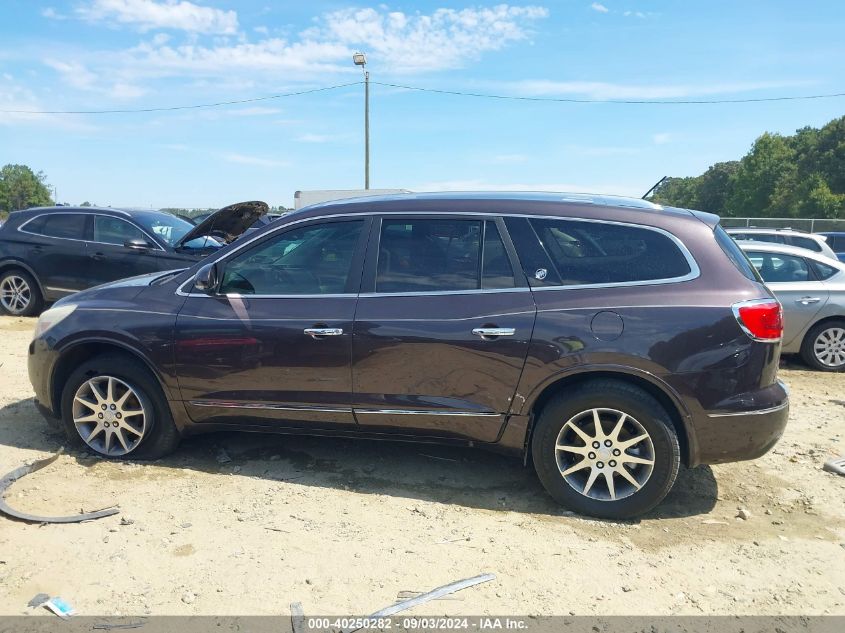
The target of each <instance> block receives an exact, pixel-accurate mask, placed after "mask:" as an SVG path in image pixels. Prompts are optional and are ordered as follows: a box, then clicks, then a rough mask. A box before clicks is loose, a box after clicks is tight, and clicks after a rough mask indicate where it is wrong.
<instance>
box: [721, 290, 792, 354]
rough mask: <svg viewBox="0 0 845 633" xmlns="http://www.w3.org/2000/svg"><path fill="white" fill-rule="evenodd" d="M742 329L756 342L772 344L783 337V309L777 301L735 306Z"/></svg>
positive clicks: (744, 303) (760, 300)
mask: <svg viewBox="0 0 845 633" xmlns="http://www.w3.org/2000/svg"><path fill="white" fill-rule="evenodd" d="M731 307H732V308H733V312H734V316H735V317H736V320H737V321H738V322H739V325H740V327H741V328H742V329H743V330H744V331H745V333H746V334H748V336H750V337H751V338H753V339H754V340H755V341H765V342H767V343H772V342H775V341H779V340H780V339H781V337H782V336H783V308H781V305H780V303H779V302H778V301H777V300H776V299H752V300H751V301H740V302H739V303H735V304H733V306H731Z"/></svg>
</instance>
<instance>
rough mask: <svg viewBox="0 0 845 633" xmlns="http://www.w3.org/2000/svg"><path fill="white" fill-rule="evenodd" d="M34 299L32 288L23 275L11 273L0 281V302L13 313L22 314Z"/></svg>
mask: <svg viewBox="0 0 845 633" xmlns="http://www.w3.org/2000/svg"><path fill="white" fill-rule="evenodd" d="M30 301H32V289H31V288H30V287H29V284H28V283H26V280H25V279H24V278H23V277H18V276H17V275H9V276H8V277H4V278H3V281H0V304H2V305H3V307H4V308H5V309H6V310H7V311H8V312H11V313H13V314H20V313H21V312H23V311H24V310H26V309H27V307H29V303H30Z"/></svg>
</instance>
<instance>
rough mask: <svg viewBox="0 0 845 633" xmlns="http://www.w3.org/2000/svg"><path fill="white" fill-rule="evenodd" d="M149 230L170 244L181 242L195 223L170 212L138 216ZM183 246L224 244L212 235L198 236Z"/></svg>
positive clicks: (210, 246)
mask: <svg viewBox="0 0 845 633" xmlns="http://www.w3.org/2000/svg"><path fill="white" fill-rule="evenodd" d="M136 219H137V221H138V223H139V224H140V225H141V226H143V227H144V228H145V229H147V231H149V232H150V233H153V234H154V235H156V236H157V237H158V238H160V239H162V240H164V241H165V242H166V243H167V245H168V246H175V245H176V244H178V243H179V240H180V239H182V238H183V237H184V236H185V235H186V234H187V233H188V231H191V230H192V229H193V228H194V225H193V224H191V223H190V222H188V221H187V220H184V219H182V218H180V217H178V216H175V215H172V214H170V213H156V212H152V213H143V214H139V215H138V217H137V218H136ZM181 246H182V248H220V247H221V246H223V244H222V243H221V242H220V241H218V240H216V239H214V238H213V237H210V236H204V237H198V238H196V239H193V240H191V241H190V242H186V243H185V244H182V245H181Z"/></svg>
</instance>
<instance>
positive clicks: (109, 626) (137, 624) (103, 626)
mask: <svg viewBox="0 0 845 633" xmlns="http://www.w3.org/2000/svg"><path fill="white" fill-rule="evenodd" d="M146 623H147V621H146V620H136V621H134V622H123V623H114V624H113V623H111V622H101V623H100V624H94V625H93V626H92V627H91V628H92V629H94V630H95V631H115V630H120V629H140V628H141V627H142V626H144V625H145V624H146Z"/></svg>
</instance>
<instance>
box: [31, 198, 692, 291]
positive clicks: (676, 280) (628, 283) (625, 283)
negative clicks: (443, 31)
mask: <svg viewBox="0 0 845 633" xmlns="http://www.w3.org/2000/svg"><path fill="white" fill-rule="evenodd" d="M426 215H433V216H466V217H480V218H489V219H495V218H497V217H501V218H527V219H537V220H560V221H572V222H593V223H598V224H613V225H616V226H629V227H634V228H638V229H645V230H649V231H655V232H657V233H660V234H661V235H663V236H665V237H668V238H669V239H670V240H672V242H673V243H674V244H675V246H677V247H678V249H679V250H680V251H681V255H683V257H684V259H685V260H686V262H687V265H688V266H689V268H690V272H689V273H687V274H686V275H681V276H680V277H667V278H664V279H650V280H646V281H615V282H610V283H603V284H575V285H565V286H540V287H530V288H501V289H495V288H492V289H486V290H485V289H475V290H439V291H432V292H424V291H422V292H409V293H400V292H384V293H378V292H362V293H352V292H349V293H342V294H340V295H321V294H311V295H232V296H237V297H241V298H249V299H270V298H272V299H289V298H290V299H293V298H304V297H330V296H335V297H337V296H344V297H348V296H352V297H355V296H357V297H398V296H425V297H429V296H437V295H452V294H479V293H491V292H526V291H528V292H534V291H535V290H540V291H548V290H576V289H592V288H624V287H629V286H658V285H665V284H674V283H682V282H685V281H692V280H693V279H697V278H698V277H700V276H701V269H700V268H699V267H698V263H697V262H696V261H695V258H694V257H693V256H692V253H690V251H689V249H688V248H687V247H686V245H685V244H684V243H683V242H682V241H681V240H680V239H679V238H678V237H677V236H675V235H673V234H672V233H670V232H669V231H667V230H665V229H661V228H659V227H656V226H649V225H647V224H638V223H636V222H622V221H619V220H599V219H595V218H580V217H574V216H572V217H570V216H566V217H560V216H555V215H537V214H525V213H495V212H479V211H381V212H379V211H373V212H372V213H366V212H365V213H360V212H359V213H335V214H331V215H320V216H313V217H308V218H302V219H299V220H294V221H293V222H289V223H287V224H284V225H282V226H276V227H273V229H272V230H271V231H268V232H267V234H261V235H256V236H255V237H252V238H250V239H248V240H247V241H246V242H244V243H243V244H239V245H238V246H236V247H235V248H233V249H231V250H229V251H228V252H225V253H223V254H221V255H220V256H219V257H218V258H217V259H215V260H213V261H208V258H206V259H205V260H203V261H204V265H205V264H211V263H214V264H216V263H218V262H223V261H225V260H227V259H229V258H230V257H234V256H235V254H236V253H238V252H239V251H241V250H243V249H244V248H247V247H248V246H249V245H250V244H252V243H253V242H255V241H256V240H259V239H264V238H266V237H268V236H270V235H272V234H274V233H277V232H279V231H285V230H287V229H288V228H290V227H293V226H296V225H297V224H302V223H304V222H312V221H319V220H331V219H334V218H355V217H368V216H369V217H375V216H381V217H390V216H426ZM33 219H34V218H33ZM18 230H20V228H19V229H18ZM209 257H211V256H209ZM192 282H193V279H187V280H186V281H184V282H183V283H182V284H180V286H179V287H178V288H177V289H176V294H177V295H179V296H182V297H205V298H209V299H211V298H214V297H220V296H224V295H207V294H199V293H191V292H185V291H184V288H185V286H187V285H189V284H191V283H192Z"/></svg>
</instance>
